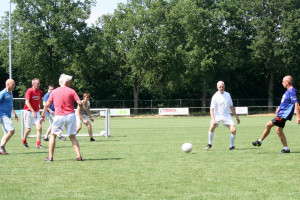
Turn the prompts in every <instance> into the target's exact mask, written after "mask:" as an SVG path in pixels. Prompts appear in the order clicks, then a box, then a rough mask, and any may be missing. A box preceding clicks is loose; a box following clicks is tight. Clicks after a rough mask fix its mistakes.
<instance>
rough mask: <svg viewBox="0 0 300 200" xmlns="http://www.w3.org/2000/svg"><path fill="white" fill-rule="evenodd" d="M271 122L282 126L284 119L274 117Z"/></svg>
mask: <svg viewBox="0 0 300 200" xmlns="http://www.w3.org/2000/svg"><path fill="white" fill-rule="evenodd" d="M272 122H273V124H274V125H275V126H278V127H281V128H284V126H285V122H286V119H283V118H281V117H275V118H274V119H272Z"/></svg>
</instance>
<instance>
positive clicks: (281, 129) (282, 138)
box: [276, 127, 288, 147]
mask: <svg viewBox="0 0 300 200" xmlns="http://www.w3.org/2000/svg"><path fill="white" fill-rule="evenodd" d="M276 132H277V135H278V136H279V139H280V141H281V143H282V144H283V147H288V145H287V141H286V137H285V135H284V133H283V128H281V127H277V129H276Z"/></svg>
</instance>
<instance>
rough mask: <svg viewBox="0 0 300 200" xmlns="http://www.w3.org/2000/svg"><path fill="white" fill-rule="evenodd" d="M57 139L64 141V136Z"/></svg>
mask: <svg viewBox="0 0 300 200" xmlns="http://www.w3.org/2000/svg"><path fill="white" fill-rule="evenodd" d="M58 139H59V140H60V141H65V140H66V138H65V137H64V136H60V137H58Z"/></svg>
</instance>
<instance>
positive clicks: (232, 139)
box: [229, 125, 236, 150]
mask: <svg viewBox="0 0 300 200" xmlns="http://www.w3.org/2000/svg"><path fill="white" fill-rule="evenodd" d="M229 129H230V133H231V134H230V145H229V149H231V150H233V149H234V147H233V144H234V140H235V136H236V127H235V125H231V126H230V127H229Z"/></svg>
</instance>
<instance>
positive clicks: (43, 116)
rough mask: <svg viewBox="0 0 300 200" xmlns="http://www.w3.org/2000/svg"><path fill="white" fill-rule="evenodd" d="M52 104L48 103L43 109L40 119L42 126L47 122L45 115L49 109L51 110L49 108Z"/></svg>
mask: <svg viewBox="0 0 300 200" xmlns="http://www.w3.org/2000/svg"><path fill="white" fill-rule="evenodd" d="M51 104H52V102H50V101H47V103H46V104H45V105H44V109H43V112H42V115H41V119H40V123H41V124H42V122H44V121H45V113H46V111H47V109H48V108H49V106H50V105H51Z"/></svg>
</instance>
